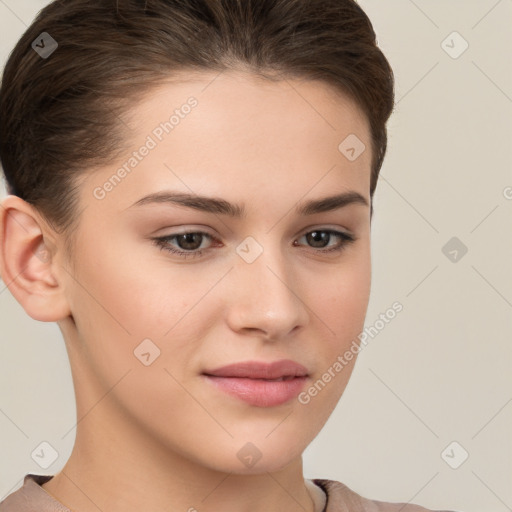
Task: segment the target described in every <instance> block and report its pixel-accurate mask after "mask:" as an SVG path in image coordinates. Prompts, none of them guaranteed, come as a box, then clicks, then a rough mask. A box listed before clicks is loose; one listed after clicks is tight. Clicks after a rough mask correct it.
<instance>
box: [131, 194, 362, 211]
mask: <svg viewBox="0 0 512 512" xmlns="http://www.w3.org/2000/svg"><path fill="white" fill-rule="evenodd" d="M161 203H164V204H171V205H178V206H185V207H187V208H192V209H194V210H198V211H201V212H206V213H214V214H221V215H227V216H229V217H233V218H244V217H245V216H246V209H245V206H244V205H243V204H234V203H230V202H228V201H226V200H225V199H220V198H217V197H206V196H199V195H196V194H189V193H186V192H177V191H176V192H174V191H162V192H155V193H153V194H149V195H147V196H144V197H143V198H141V199H139V200H138V201H136V202H135V203H133V204H132V205H131V206H130V207H129V208H133V207H134V206H144V205H148V204H161ZM351 204H361V205H365V206H369V204H368V201H367V200H366V198H365V197H363V196H362V195H361V194H359V192H355V191H348V192H343V193H341V194H337V195H334V196H328V197H324V198H322V199H312V200H309V201H307V202H305V203H302V204H298V205H297V206H296V208H295V213H296V214H298V215H314V214H315V213H323V212H329V211H333V210H337V209H339V208H343V207H345V206H348V205H351Z"/></svg>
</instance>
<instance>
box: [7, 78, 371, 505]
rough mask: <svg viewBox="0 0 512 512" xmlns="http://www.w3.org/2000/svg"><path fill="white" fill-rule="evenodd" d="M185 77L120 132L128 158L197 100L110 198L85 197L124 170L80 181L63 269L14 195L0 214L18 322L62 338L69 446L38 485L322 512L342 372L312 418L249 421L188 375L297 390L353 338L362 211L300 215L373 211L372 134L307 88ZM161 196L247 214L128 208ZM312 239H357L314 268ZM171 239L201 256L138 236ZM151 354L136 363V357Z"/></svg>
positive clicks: (298, 409) (111, 501)
mask: <svg viewBox="0 0 512 512" xmlns="http://www.w3.org/2000/svg"><path fill="white" fill-rule="evenodd" d="M191 76H192V75H190V74H189V75H188V79H187V80H185V79H183V80H181V81H173V82H169V83H166V84H163V85H160V86H159V87H158V88H157V89H154V90H152V91H151V92H150V93H148V95H147V96H146V98H145V99H144V101H143V102H140V103H138V104H137V105H136V106H135V107H134V108H133V110H132V111H131V112H130V115H129V116H126V118H125V121H126V123H127V125H128V126H129V132H128V133H129V146H130V151H129V153H131V151H133V150H136V149H137V148H140V146H141V145H142V144H144V141H145V140H146V137H147V136H148V135H149V134H151V133H152V131H153V130H154V128H155V127H156V126H158V125H159V123H160V122H162V121H164V120H166V119H168V117H169V114H167V113H171V112H172V111H173V110H174V109H175V108H177V107H179V106H180V105H183V104H184V103H185V102H186V100H187V98H189V97H190V96H194V97H195V98H197V100H198V105H197V106H196V107H195V108H194V109H192V111H191V113H190V114H189V115H188V116H185V117H184V118H183V119H181V120H180V123H179V125H178V126H176V127H175V129H174V130H173V131H172V132H171V133H170V134H168V135H166V136H165V137H164V138H163V140H162V141H161V142H160V143H159V144H158V145H157V147H156V148H154V149H153V150H152V151H151V152H150V153H149V154H148V156H146V157H145V158H144V159H143V160H142V161H141V162H140V163H139V164H138V165H137V167H136V168H134V169H133V170H132V172H131V173H129V174H128V175H127V176H126V177H125V178H124V179H123V180H122V181H121V183H119V184H118V185H117V186H116V187H115V188H114V189H113V190H112V191H110V192H109V193H108V194H107V195H106V196H105V198H104V199H101V200H99V199H97V198H96V197H94V195H93V191H94V189H95V187H98V186H101V185H102V184H103V183H105V181H107V180H108V179H109V177H111V176H112V174H113V173H115V171H116V169H118V168H119V167H120V166H121V165H122V164H123V163H124V162H125V161H126V159H127V157H126V158H121V159H119V160H118V161H116V162H114V163H111V164H109V165H108V166H105V167H102V168H97V169H91V170H88V172H87V173H86V175H84V176H85V177H84V179H83V181H82V183H81V188H80V212H81V213H80V223H79V227H78V232H77V233H76V235H77V245H76V252H75V253H74V254H73V255H72V256H71V257H70V258H67V257H66V254H65V251H64V238H63V237H62V236H61V235H59V234H58V233H57V232H55V231H54V230H52V229H51V227H50V226H49V225H48V224H47V223H46V222H45V221H44V219H43V218H42V217H41V216H40V215H39V213H38V212H37V211H36V210H35V209H34V208H33V207H32V206H31V205H29V204H27V203H26V202H24V201H23V200H21V199H20V198H18V197H15V196H8V197H7V198H5V199H4V201H3V203H2V206H3V208H0V220H1V222H0V229H1V231H0V236H1V242H2V243H1V274H2V278H3V280H4V281H5V282H6V283H8V286H9V289H10V291H11V293H12V294H13V295H14V297H15V298H16V299H17V300H18V301H19V303H20V304H21V305H22V306H23V308H24V309H25V311H26V312H27V313H28V314H29V315H30V316H31V317H32V318H34V319H36V320H41V321H46V322H57V323H58V325H59V327H60V329H61V331H62V333H63V336H64V339H65V343H66V348H67V351H68V355H69V359H70V364H71V370H72V376H73V383H74V388H75V394H76V403H77V417H78V419H77V422H78V425H77V427H76V441H75V445H74V449H73V451H72V454H71V456H70V458H69V459H68V461H67V463H66V464H65V465H64V467H63V469H62V471H60V472H59V473H58V474H57V475H56V476H55V477H54V478H53V479H52V480H50V481H49V482H48V483H46V484H44V485H43V488H44V489H45V490H46V491H47V492H49V493H50V494H52V495H53V496H54V497H56V498H57V499H58V500H59V501H61V502H62V503H64V504H65V505H66V506H67V507H69V508H72V509H73V510H75V511H79V512H93V511H94V512H97V510H98V509H99V510H103V511H106V510H109V511H110V512H118V511H119V512H120V511H123V512H131V511H133V512H135V511H140V510H152V511H155V512H157V511H162V512H163V511H164V510H171V509H172V510H185V511H186V510H191V509H192V507H193V508H195V509H197V510H199V511H201V512H209V511H212V512H213V511H219V510H222V511H223V512H235V511H236V512H259V511H261V512H263V511H265V512H269V511H270V512H274V511H275V512H277V511H281V510H288V511H300V512H304V510H306V511H313V510H321V507H322V505H323V503H322V499H323V498H325V496H324V494H323V492H321V491H320V489H319V488H318V487H316V486H314V485H313V486H312V485H311V482H309V481H307V480H305V479H304V477H303V466H302V453H303V451H304V450H305V448H306V447H307V446H308V445H309V444H310V443H311V441H312V440H313V439H314V438H315V436H316V435H317V434H318V433H319V431H320V430H321V428H322V427H323V425H324V424H325V422H326V421H327V419H328V417H329V416H330V414H331V413H332V411H333V409H334V407H335V406H336V404H337V402H338V400H339V399H340V397H341V395H342V393H343V391H344V389H345V387H346V385H347V382H348V380H349V378H350V375H351V373H352V370H353V367H354V363H355V361H356V358H355V357H354V359H353V360H352V361H351V362H350V363H349V364H348V365H347V366H346V367H344V368H343V370H342V371H341V372H339V373H337V374H336V377H335V378H333V379H332V380H331V382H329V383H328V384H327V385H326V386H325V388H324V389H323V390H322V391H321V392H320V393H318V395H317V396H315V397H314V398H312V399H311V401H310V402H309V403H308V404H301V403H299V401H298V400H297V399H292V400H291V401H289V402H287V403H285V404H283V405H279V406H274V407H256V406H252V405H248V404H247V403H246V402H243V401H241V400H239V399H237V398H234V397H231V396H229V395H227V394H225V393H223V392H222V391H219V390H217V389H216V388H215V387H214V386H212V385H211V384H210V383H209V382H205V379H204V377H202V375H201V373H202V372H203V371H205V370H206V369H213V368H217V367H220V366H224V365H226V364H230V363H233V362H238V361H246V360H256V361H265V362H271V361H275V360H279V359H292V360H294V361H297V362H299V363H300V364H302V365H304V366H305V367H306V368H307V369H308V372H309V377H308V383H307V385H306V386H305V389H307V388H308V387H309V386H310V385H312V384H313V383H314V382H315V381H317V380H318V379H319V378H320V377H321V376H322V374H323V373H324V372H325V371H327V369H328V368H329V367H331V366H332V365H333V363H334V362H335V361H336V358H337V357H338V356H339V355H342V354H343V353H344V352H345V351H346V350H347V349H348V348H349V347H350V345H351V343H352V342H353V340H355V339H357V335H358V334H359V333H360V332H361V331H362V329H363V325H364V318H365V314H366V309H367V305H368V300H369V293H370V282H371V261H370V207H369V206H368V205H363V204H359V203H352V204H349V205H347V206H345V207H343V208H340V209H337V210H335V211H330V212H323V213H316V214H314V215H311V216H300V215H297V214H296V213H295V212H294V209H295V207H296V206H297V205H299V204H302V203H303V202H305V201H307V200H309V199H318V198H323V197H327V196H330V195H333V194H335V193H341V192H347V191H355V192H358V193H359V194H361V195H362V196H363V197H364V198H365V199H366V200H367V202H368V204H369V203H370V195H369V188H370V163H371V151H370V149H369V148H370V131H369V126H368V123H367V120H366V118H365V116H364V115H363V113H362V112H361V111H360V110H359V109H358V108H357V107H356V105H355V104H354V103H353V102H352V101H351V100H350V99H348V98H347V97H345V96H343V95H342V94H341V93H339V92H337V91H335V90H334V89H332V88H331V87H330V86H328V85H327V84H325V83H323V82H320V81H299V80H291V79H288V80H281V81H279V82H270V81H268V80H265V81H264V80H262V79H259V78H256V77H255V76H253V75H250V74H248V73H245V72H235V71H230V72H224V73H222V74H220V75H219V74H217V73H215V74H214V73H206V72H205V73H202V74H198V75H194V77H193V79H191V78H190V77H191ZM351 133H353V134H356V135H357V136H358V137H359V139H361V140H362V141H363V142H364V143H365V145H366V148H367V149H366V150H365V151H364V152H363V153H362V155H361V156H360V157H359V158H357V159H356V160H355V161H353V162H351V161H349V160H348V159H347V158H345V156H344V155H343V154H342V153H341V152H340V151H339V150H338V145H339V144H340V143H341V142H342V141H343V140H344V139H345V138H346V137H347V136H348V135H349V134H351ZM164 164H165V165H164ZM165 189H170V190H177V191H182V192H192V193H195V194H201V195H206V196H215V197H218V198H222V199H225V200H227V201H229V202H233V203H240V204H244V205H245V209H246V217H245V218H242V219H235V218H230V217H228V216H226V215H220V214H212V213H204V212H199V211H195V210H193V209H190V208H186V207H183V206H177V205H172V204H164V203H161V204H150V205H145V206H140V207H131V208H130V206H131V205H132V204H133V203H134V202H136V201H137V200H139V199H140V198H142V197H143V196H145V195H147V194H149V193H152V192H158V191H162V190H165ZM314 228H316V229H317V230H318V229H322V230H325V229H328V228H331V229H335V230H338V231H342V232H348V233H350V234H352V235H354V236H355V237H356V240H355V242H353V243H351V244H347V245H345V246H344V248H343V249H342V250H341V251H339V252H331V253H322V252H320V251H319V249H321V248H324V247H325V246H328V247H327V248H330V247H334V246H337V245H339V239H338V238H337V237H335V236H331V238H330V239H329V237H328V236H326V238H325V242H324V243H323V245H322V244H321V243H317V245H314V241H312V240H308V237H306V236H304V235H306V234H307V233H311V231H314ZM183 231H188V232H197V231H204V232H207V233H208V234H211V235H212V237H214V239H208V238H206V237H205V238H203V239H202V241H201V240H199V241H198V242H197V244H196V246H195V247H198V246H199V245H200V246H201V248H202V249H203V248H204V249H206V251H205V252H204V253H203V255H202V256H200V257H196V258H187V259H185V258H183V257H180V256H178V255H174V254H171V253H169V252H166V251H165V250H161V249H160V248H159V247H157V246H155V245H154V243H153V242H152V240H151V237H156V236H165V235H171V234H176V233H177V232H183ZM248 236H251V237H253V238H254V239H255V240H256V241H257V242H258V243H259V244H260V245H261V247H262V248H263V252H262V253H261V254H260V256H259V257H258V258H257V259H256V260H255V261H254V262H252V263H250V264H249V263H247V262H246V261H244V259H242V258H241V257H240V256H239V255H238V253H237V252H236V248H237V246H239V245H240V244H241V242H242V241H243V240H244V239H245V238H246V237H248ZM294 242H295V243H294ZM169 245H171V246H172V247H174V248H176V249H181V250H186V249H187V247H191V245H189V246H187V245H186V244H183V243H181V245H180V242H179V241H178V240H177V239H174V240H173V241H169ZM208 248H209V249H208ZM45 251H46V255H47V256H46V257H41V254H42V253H44V252H45ZM146 338H149V339H151V340H152V342H153V343H154V344H155V345H156V346H158V348H159V350H160V356H159V357H158V358H157V359H155V360H154V362H153V363H152V364H151V365H149V366H145V365H143V364H142V363H141V362H140V360H139V359H138V358H137V357H135V356H134V349H136V347H137V346H138V345H139V344H140V343H141V342H142V340H144V339H146ZM247 442H251V443H253V444H254V445H255V446H256V447H257V448H258V450H259V451H260V453H261V455H262V457H261V459H260V460H259V461H258V462H257V463H256V464H255V465H254V466H252V467H247V466H246V465H244V464H243V463H242V462H241V461H240V460H239V458H238V457H237V452H238V451H239V450H240V449H241V448H242V447H243V446H244V445H245V444H246V443H247ZM49 471H51V467H50V469H49Z"/></svg>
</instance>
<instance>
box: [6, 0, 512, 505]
mask: <svg viewBox="0 0 512 512" xmlns="http://www.w3.org/2000/svg"><path fill="white" fill-rule="evenodd" d="M47 3H49V2H47V1H43V0H0V34H1V36H0V37H1V44H0V61H1V63H2V64H3V63H4V62H5V60H6V59H7V56H8V55H9V52H10V51H11V49H12V47H13V46H14V44H15V43H16V41H17V40H18V39H19V37H20V36H21V34H22V33H23V31H24V30H25V29H26V27H27V26H28V25H29V24H30V23H31V21H32V19H33V18H34V16H35V14H36V13H37V12H38V11H39V10H40V9H41V8H42V7H44V6H45V5H46V4H47ZM360 3H361V5H362V7H363V8H364V9H365V10H366V12H367V13H368V15H369V17H370V19H371V20H372V22H373V25H374V28H375V30H376V32H377V35H378V41H379V45H380V47H381V48H382V49H383V51H384V52H385V54H386V56H387V57H388V59H389V61H390V63H391V65H392V67H393V69H394V71H395V76H396V93H397V99H396V101H397V106H396V110H395V112H394V114H393V116H392V118H391V120H390V122H389V125H388V126H389V149H388V154H387V157H386V161H385V163H384V166H383V168H382V172H381V178H380V182H379V185H378V187H377V192H376V196H375V204H374V207H375V213H374V219H373V223H372V259H373V272H372V274H373V282H372V293H371V299H370V305H369V308H368V314H367V319H366V325H367V326H372V325H374V324H375V325H377V324H376V321H377V320H378V319H379V315H380V314H381V313H385V312H386V310H387V309H388V308H390V307H391V305H392V304H393V303H394V302H395V301H399V302H400V303H401V304H402V305H403V311H402V312H400V313H399V314H398V315H396V317H395V318H394V319H393V320H392V321H391V322H389V323H388V324H386V326H385V327H384V328H382V329H380V330H378V331H379V332H378V334H377V335H375V336H374V337H373V338H370V340H369V342H368V344H367V346H366V347H365V348H364V350H363V351H362V352H361V353H360V355H359V359H358V362H357V364H356V367H355V370H354V373H353V375H352V379H351V381H350V383H349V385H348V387H347V389H346V391H345V393H344V395H343V397H342V399H341V401H340V403H339V405H338V407H337V408H336V410H335V412H334V413H333V415H332V416H331V418H330V419H329V421H328V422H327V424H326V426H325V428H324V429H323V430H322V432H321V433H320V434H319V436H318V437H317V438H316V439H315V440H314V442H313V443H312V444H311V445H310V446H309V447H308V449H307V450H306V452H305V455H304V465H305V476H306V477H307V478H329V479H333V480H339V481H342V482H344V483H345V484H347V485H348V486H349V487H351V488H353V489H354V490H356V491H357V492H359V493H360V494H362V495H363V496H365V497H371V498H373V499H379V500H384V501H400V502H402V501H403V502H407V501H411V502H414V503H419V504H422V505H423V506H426V507H428V508H432V509H441V508H442V509H446V510H458V511H465V512H482V511H485V512H506V511H510V510H512V485H511V482H512V440H511V432H512V378H511V367H512V366H511V363H512V349H511V335H512V149H511V148H512V64H511V63H512V60H511V58H510V52H511V50H512V31H511V30H510V26H511V22H512V1H511V0H500V1H496V0H478V1H477V0H451V1H450V2H447V1H445V0H415V1H413V0H386V1H383V0H361V2H360ZM454 32H456V33H454ZM466 46H467V48H466ZM0 193H1V195H0V197H4V196H5V190H1V192H0ZM466 251H467V252H466ZM379 325H380V324H379ZM0 344H1V345H0V347H1V357H0V432H1V436H0V499H1V498H3V497H4V496H5V495H6V494H8V493H10V492H12V491H13V490H15V489H16V488H17V487H19V486H20V485H21V483H22V478H23V476H24V475H25V474H26V473H28V472H32V473H38V474H55V473H57V472H58V471H60V469H61V468H62V467H63V466H64V464H65V462H66V460H67V458H68V456H69V455H70V453H71V449H72V446H73V442H74V435H75V431H74V429H73V425H75V422H76V419H75V414H76V410H75V403H74V395H73V387H72V380H71V373H70V369H69V364H68V360H67V355H66V351H65V346H64V341H63V339H62V336H61V333H60V331H59V329H58V327H57V325H56V324H51V323H43V322H38V321H35V320H32V319H31V318H30V317H29V316H28V315H27V314H26V313H25V311H24V310H23V309H22V308H21V306H20V305H19V304H18V303H17V302H16V300H15V299H14V298H13V297H12V295H11V294H10V292H9V290H8V289H7V288H6V286H5V283H3V282H0ZM42 441H47V442H49V443H50V444H51V445H52V446H54V447H55V448H56V449H57V451H58V453H59V458H58V459H57V460H56V461H55V462H54V464H53V465H52V466H50V467H49V468H47V469H46V470H43V469H42V468H41V467H39V466H38V465H37V464H36V462H34V460H33V459H32V458H31V453H32V451H33V450H34V448H35V447H36V446H38V445H39V444H40V443H41V442H42ZM466 457H467V458H466ZM464 459H466V460H464Z"/></svg>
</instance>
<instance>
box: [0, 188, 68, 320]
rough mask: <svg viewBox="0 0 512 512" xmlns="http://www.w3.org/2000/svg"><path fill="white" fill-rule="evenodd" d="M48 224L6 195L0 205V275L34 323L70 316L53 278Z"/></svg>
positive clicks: (30, 208)
mask: <svg viewBox="0 0 512 512" xmlns="http://www.w3.org/2000/svg"><path fill="white" fill-rule="evenodd" d="M52 238H54V237H53V235H52V232H51V230H50V229H49V228H48V225H47V223H45V222H44V221H43V219H42V218H41V216H40V215H39V214H38V212H37V211H36V210H35V208H34V207H33V206H32V205H30V204H29V203H27V202H26V201H24V200H23V199H21V198H19V197H17V196H14V195H8V196H7V197H6V198H4V200H3V201H2V203H1V204H0V275H1V277H2V279H3V281H4V283H5V284H6V285H7V287H8V288H9V290H10V292H11V293H12V295H13V296H14V298H15V299H16V300H17V301H18V302H19V303H20V304H21V306H22V307H23V309H24V310H25V311H26V312H27V314H28V315H29V316H31V317H32V318H33V319H34V320H39V321H41V322H56V321H58V320H61V319H63V318H65V317H67V316H70V315H71V311H70V308H69V304H68V302H67V300H66V296H65V294H64V287H63V283H61V282H59V281H58V279H57V278H56V276H58V275H59V274H58V273H57V272H56V266H57V263H56V259H55V254H56V244H54V243H53V240H52Z"/></svg>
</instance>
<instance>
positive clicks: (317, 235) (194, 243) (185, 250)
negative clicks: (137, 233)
mask: <svg viewBox="0 0 512 512" xmlns="http://www.w3.org/2000/svg"><path fill="white" fill-rule="evenodd" d="M333 237H334V238H335V239H337V240H338V243H337V244H334V245H333V246H329V242H330V241H331V239H332V238H333ZM204 238H207V239H209V240H215V241H216V242H218V240H216V239H215V238H214V237H213V236H212V235H210V234H208V233H205V232H203V231H187V232H183V233H174V234H171V235H167V236H163V237H158V238H153V239H152V240H153V243H154V244H155V245H156V246H157V247H159V248H160V249H161V250H165V251H168V252H170V253H173V254H177V255H178V256H180V257H183V258H196V257H199V256H201V255H203V253H204V252H206V251H208V250H210V248H209V247H208V248H204V247H202V248H201V246H202V242H203V240H204ZM302 238H305V239H306V241H307V243H308V244H311V246H310V247H312V248H313V249H316V250H315V251H314V252H320V253H330V252H341V251H342V250H343V249H344V248H345V247H346V246H347V245H348V244H350V243H353V242H355V241H356V237H355V236H353V235H351V234H348V233H344V232H342V231H336V230H334V229H315V230H313V231H308V232H307V233H305V234H304V235H302V236H301V237H300V238H299V240H300V239H302ZM173 241H175V243H176V244H177V245H178V247H176V246H175V245H172V243H171V242H173ZM293 245H294V246H296V245H297V243H296V241H294V243H293ZM299 245H300V244H299ZM325 247H327V248H325Z"/></svg>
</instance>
